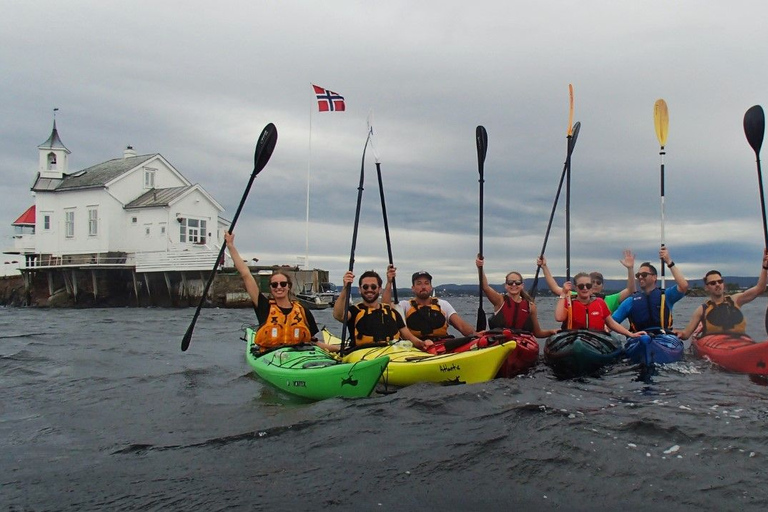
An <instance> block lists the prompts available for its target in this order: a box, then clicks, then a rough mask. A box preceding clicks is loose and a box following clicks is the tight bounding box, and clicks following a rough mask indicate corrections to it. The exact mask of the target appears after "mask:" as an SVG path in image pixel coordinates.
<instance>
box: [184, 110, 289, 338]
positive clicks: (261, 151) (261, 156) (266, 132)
mask: <svg viewBox="0 0 768 512" xmlns="http://www.w3.org/2000/svg"><path fill="white" fill-rule="evenodd" d="M275 144H277V128H276V127H275V125H274V124H272V123H269V124H268V125H267V126H265V127H264V129H263V130H262V131H261V135H259V140H258V142H257V143H256V151H255V152H254V154H253V172H252V173H251V177H250V179H249V180H248V185H246V187H245V191H243V197H242V198H240V204H239V205H238V207H237V211H235V216H234V217H233V218H232V224H230V226H229V232H230V233H232V231H234V229H235V224H237V219H238V217H240V212H241V211H242V210H243V205H244V204H245V200H246V198H247V197H248V192H250V190H251V185H253V180H254V179H256V176H257V175H258V174H259V173H260V172H261V170H262V169H264V166H265V165H267V162H269V158H270V157H271V156H272V151H274V149H275ZM226 247H227V244H225V243H222V244H221V250H219V256H218V257H217V258H216V262H215V263H214V264H213V269H212V270H211V275H210V276H209V277H208V282H207V283H205V288H203V294H202V295H201V296H200V303H199V304H198V305H197V309H196V310H195V315H194V316H193V317H192V322H191V323H190V324H189V327H188V328H187V332H186V333H185V334H184V338H183V339H182V340H181V350H182V352H184V351H186V350H187V349H188V348H189V343H190V342H191V341H192V331H194V329H195V323H197V317H198V316H200V310H201V309H202V307H203V303H204V302H205V297H206V296H207V295H208V289H209V288H210V287H211V283H213V279H214V278H215V277H216V267H218V266H219V262H220V261H221V258H222V257H223V256H224V250H225V249H226Z"/></svg>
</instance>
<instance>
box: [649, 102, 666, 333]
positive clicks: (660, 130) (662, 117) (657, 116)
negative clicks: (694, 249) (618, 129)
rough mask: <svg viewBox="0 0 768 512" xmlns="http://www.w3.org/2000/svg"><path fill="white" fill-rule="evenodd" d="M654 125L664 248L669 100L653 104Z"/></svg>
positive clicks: (662, 308)
mask: <svg viewBox="0 0 768 512" xmlns="http://www.w3.org/2000/svg"><path fill="white" fill-rule="evenodd" d="M653 126H654V128H655V129H656V138H657V139H658V140H659V160H660V161H661V166H660V169H659V176H660V178H659V183H660V186H661V247H662V249H663V248H664V155H665V154H666V151H664V146H666V145H667V134H668V132H669V112H668V111H667V102H666V101H664V100H662V99H659V100H656V103H655V104H654V105H653ZM664 266H665V263H664V260H663V259H662V260H661V289H662V290H663V289H664V288H665V279H664ZM665 299H666V297H665V295H664V294H663V293H662V295H661V311H660V313H659V318H660V319H661V330H662V332H665V325H666V324H665V323H664V307H665V304H664V302H665Z"/></svg>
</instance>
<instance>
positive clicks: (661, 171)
mask: <svg viewBox="0 0 768 512" xmlns="http://www.w3.org/2000/svg"><path fill="white" fill-rule="evenodd" d="M665 154H666V152H665V151H664V146H661V149H660V150H659V158H660V160H661V164H660V167H659V184H660V187H661V247H662V248H663V247H664V245H665V238H664V223H665V220H666V216H665V213H664V212H665V210H664V155H665ZM665 266H666V263H664V260H663V259H662V260H661V288H662V289H663V288H664V283H665V278H664V274H665V272H664V267H665ZM663 313H664V312H663V311H662V315H663Z"/></svg>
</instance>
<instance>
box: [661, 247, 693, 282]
mask: <svg viewBox="0 0 768 512" xmlns="http://www.w3.org/2000/svg"><path fill="white" fill-rule="evenodd" d="M659 258H661V260H662V261H664V263H665V264H666V265H667V268H668V269H669V270H670V272H672V277H674V278H675V283H676V284H677V289H678V290H680V293H683V294H684V293H686V292H688V281H687V280H686V279H685V278H684V277H683V273H682V272H680V269H679V268H677V265H675V262H674V261H672V258H671V257H670V255H669V249H667V248H666V247H662V248H661V249H659Z"/></svg>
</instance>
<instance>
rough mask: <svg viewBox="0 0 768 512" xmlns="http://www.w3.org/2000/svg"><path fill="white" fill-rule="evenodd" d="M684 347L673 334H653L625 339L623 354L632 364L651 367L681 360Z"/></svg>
mask: <svg viewBox="0 0 768 512" xmlns="http://www.w3.org/2000/svg"><path fill="white" fill-rule="evenodd" d="M684 350H685V345H683V341H682V340H681V339H680V338H678V337H677V336H675V335H674V334H667V333H662V332H658V333H653V334H652V335H643V336H638V337H637V338H627V341H626V342H625V344H624V354H625V355H626V356H627V358H628V359H629V360H630V361H632V362H633V363H637V364H643V365H645V366H651V365H654V364H667V363H674V362H675V361H679V360H681V359H682V358H683V351H684Z"/></svg>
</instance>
